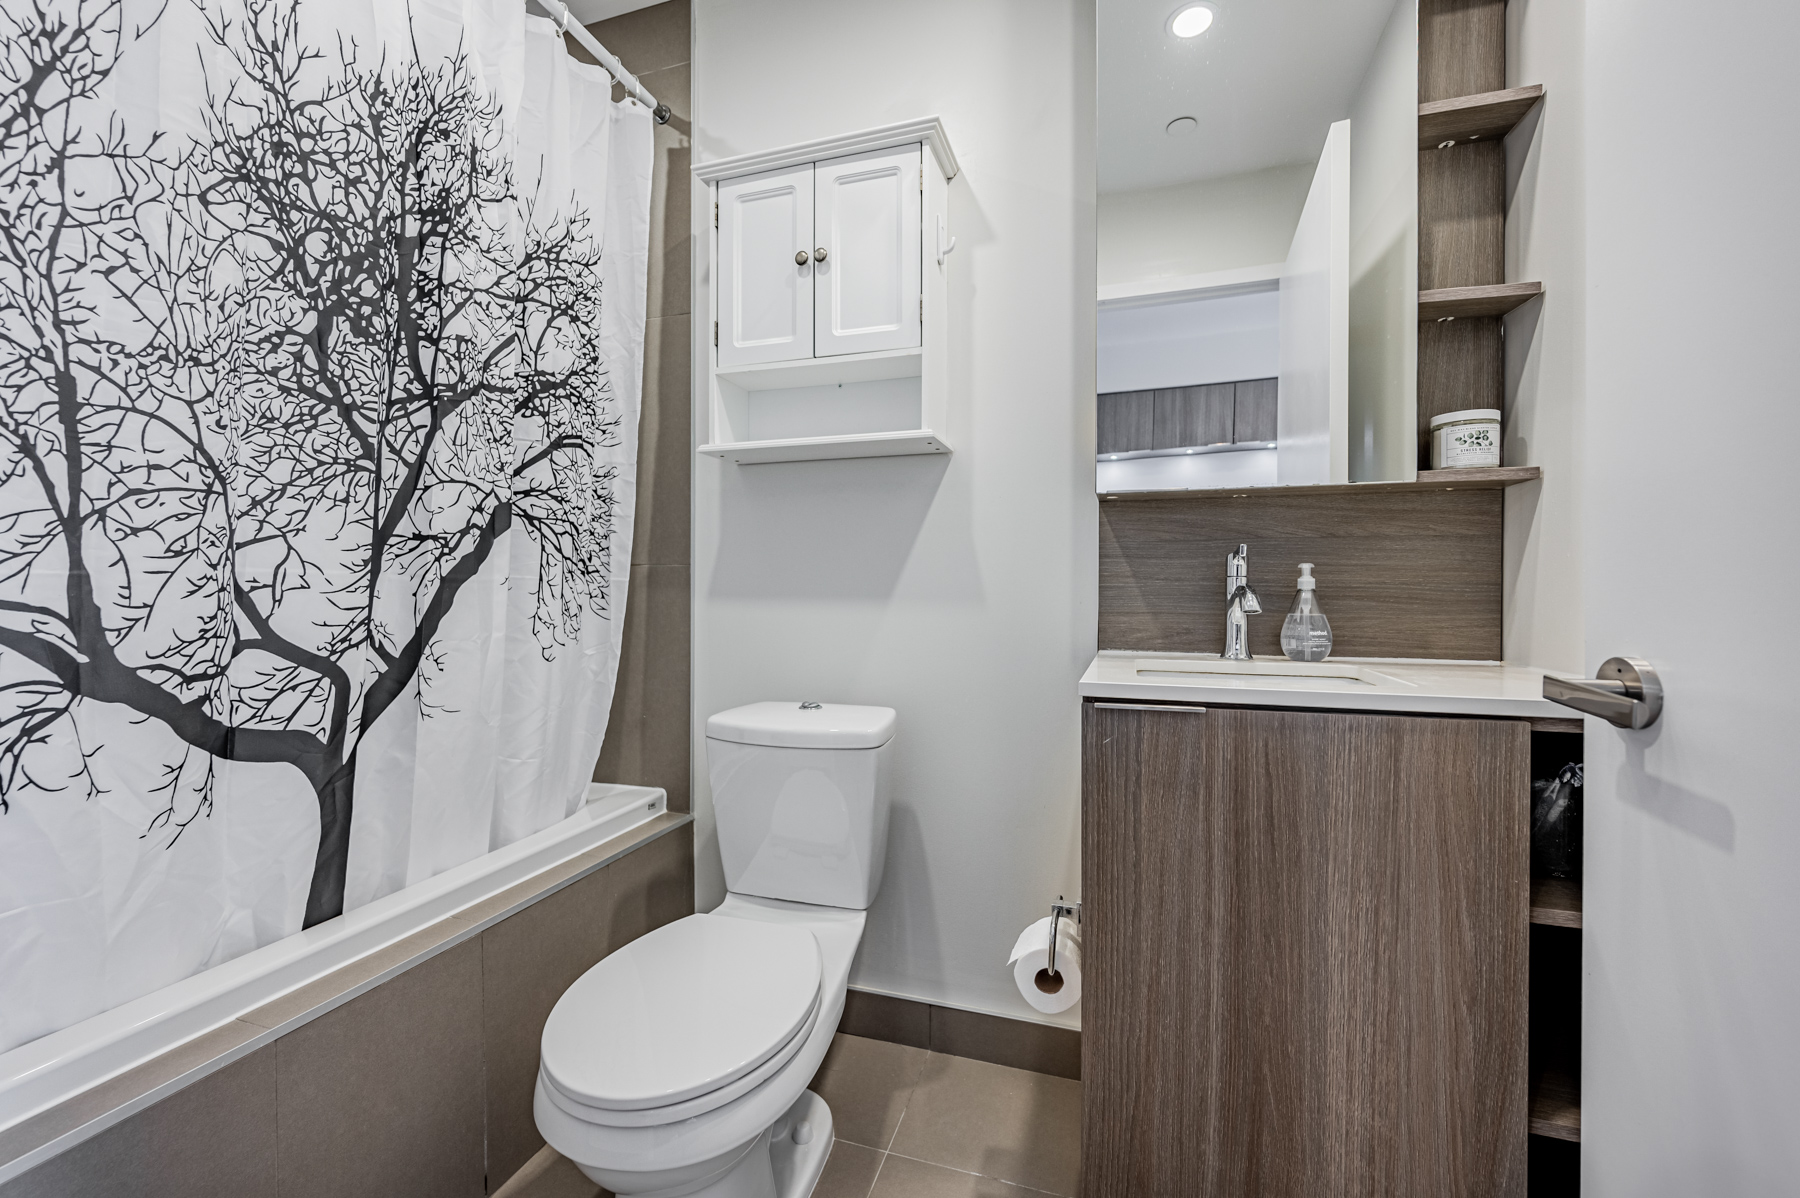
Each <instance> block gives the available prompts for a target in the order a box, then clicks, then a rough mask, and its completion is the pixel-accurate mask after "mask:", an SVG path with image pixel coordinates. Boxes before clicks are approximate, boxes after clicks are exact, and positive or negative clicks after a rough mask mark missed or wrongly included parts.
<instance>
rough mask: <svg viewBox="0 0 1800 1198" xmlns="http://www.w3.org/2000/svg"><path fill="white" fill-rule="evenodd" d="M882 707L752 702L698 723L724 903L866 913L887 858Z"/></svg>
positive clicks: (885, 713) (890, 725)
mask: <svg viewBox="0 0 1800 1198" xmlns="http://www.w3.org/2000/svg"><path fill="white" fill-rule="evenodd" d="M893 736H894V711H893V709H892V708H890V707H858V706H853V705H850V704H844V703H823V704H820V703H798V702H794V703H751V704H749V705H747V706H744V707H734V708H732V709H731V710H730V711H721V712H720V713H719V714H717V715H715V716H713V717H711V718H710V719H708V720H707V721H706V762H707V774H708V776H709V777H710V778H711V781H712V801H713V817H714V819H715V820H716V821H717V824H718V831H719V856H720V857H721V858H722V859H723V860H724V863H725V886H726V888H727V889H729V890H730V891H731V892H732V893H733V894H747V895H755V896H757V897H759V898H772V899H785V900H787V901H788V902H794V903H812V904H815V905H817V906H824V907H850V908H854V909H856V910H864V909H866V908H867V907H868V906H869V904H870V903H872V902H874V901H875V893H876V891H878V890H879V889H880V888H881V869H882V864H883V862H884V860H885V859H886V855H887V829H888V798H889V790H890V785H891V784H890V781H889V776H890V768H891V767H890V765H889V754H890V753H891V752H892V748H891V742H892V741H893Z"/></svg>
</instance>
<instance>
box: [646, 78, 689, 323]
mask: <svg viewBox="0 0 1800 1198" xmlns="http://www.w3.org/2000/svg"><path fill="white" fill-rule="evenodd" d="M640 81H641V82H642V83H643V85H644V86H645V87H647V88H649V89H650V94H651V95H653V96H655V97H656V98H657V100H658V101H660V102H661V103H664V104H667V105H668V106H669V109H670V111H671V112H672V113H673V115H672V116H671V117H670V118H669V123H668V124H666V125H657V126H656V128H655V135H656V149H655V154H656V158H655V163H654V166H653V167H652V172H653V173H652V175H651V191H650V253H651V257H650V278H649V293H648V300H649V308H648V311H649V313H650V315H652V316H678V315H681V314H683V313H686V312H689V311H691V310H692V307H693V298H692V297H693V288H692V279H691V277H690V276H689V273H688V272H689V269H690V267H689V263H690V261H691V257H692V253H693V250H692V246H693V233H692V224H691V216H692V214H691V212H690V210H689V203H690V200H689V196H690V193H691V188H692V186H693V175H692V174H691V173H690V168H691V167H692V164H693V153H692V150H691V145H692V133H693V124H692V122H691V121H690V120H689V116H690V113H691V108H692V106H691V104H690V103H689V93H690V89H691V88H692V85H693V84H692V81H693V71H692V69H691V68H690V67H688V66H687V64H685V63H683V64H682V65H680V66H673V67H668V68H665V69H664V70H660V71H651V72H650V73H648V74H646V75H643V76H641V77H640Z"/></svg>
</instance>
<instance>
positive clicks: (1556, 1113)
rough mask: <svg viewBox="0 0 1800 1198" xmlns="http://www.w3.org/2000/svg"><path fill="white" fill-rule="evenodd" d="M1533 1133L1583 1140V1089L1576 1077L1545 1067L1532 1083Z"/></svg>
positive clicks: (1577, 1140)
mask: <svg viewBox="0 0 1800 1198" xmlns="http://www.w3.org/2000/svg"><path fill="white" fill-rule="evenodd" d="M1531 1134H1532V1135H1534V1136H1548V1137H1550V1138H1551V1139H1553V1140H1573V1141H1575V1142H1576V1143H1580V1142H1581V1092H1580V1090H1579V1089H1578V1088H1577V1086H1576V1084H1575V1078H1574V1077H1573V1076H1571V1075H1570V1074H1568V1073H1566V1072H1564V1071H1562V1070H1560V1069H1546V1070H1544V1071H1543V1072H1542V1073H1540V1074H1538V1076H1537V1080H1536V1081H1535V1083H1534V1084H1533V1085H1532V1087H1531Z"/></svg>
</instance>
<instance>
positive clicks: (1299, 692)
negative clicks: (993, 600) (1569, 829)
mask: <svg viewBox="0 0 1800 1198" xmlns="http://www.w3.org/2000/svg"><path fill="white" fill-rule="evenodd" d="M1222 669H1223V670H1230V671H1233V672H1231V673H1217V672H1213V671H1218V670H1222ZM1290 671H1291V672H1290ZM1543 687H1544V671H1542V670H1534V669H1531V668H1529V667H1526V666H1508V665H1500V664H1497V663H1494V662H1458V661H1420V660H1400V659H1393V658H1373V657H1353V658H1338V657H1334V658H1331V659H1330V660H1329V661H1325V662H1322V663H1319V665H1318V666H1307V665H1303V664H1299V663H1291V662H1289V661H1288V660H1287V659H1286V658H1284V657H1274V658H1269V657H1259V658H1257V659H1255V660H1254V661H1252V662H1222V661H1220V659H1219V657H1218V655H1217V654H1214V653H1138V652H1124V651H1117V650H1106V651H1104V652H1102V653H1100V654H1099V655H1098V656H1096V657H1095V658H1094V662H1093V664H1092V665H1090V666H1089V667H1088V668H1087V673H1085V674H1083V675H1082V676H1081V697H1082V698H1084V699H1127V700H1133V701H1137V702H1147V703H1157V702H1162V703H1208V702H1211V703H1220V704H1234V705H1236V706H1240V707H1327V708H1335V709H1337V710H1342V711H1395V712H1409V711H1410V712H1422V713H1428V714H1435V715H1485V716H1512V717H1515V718H1530V717H1538V718H1543V717H1552V718H1558V719H1578V718H1580V713H1579V712H1575V711H1571V710H1569V709H1568V708H1567V707H1564V706H1562V705H1561V704H1558V703H1552V702H1550V700H1548V699H1546V698H1544V697H1543Z"/></svg>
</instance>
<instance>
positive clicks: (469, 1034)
mask: <svg viewBox="0 0 1800 1198" xmlns="http://www.w3.org/2000/svg"><path fill="white" fill-rule="evenodd" d="M481 973H482V970H481V942H480V940H479V939H471V940H468V941H465V942H464V943H462V944H459V945H457V946H456V947H454V948H451V949H449V950H447V951H445V952H443V953H440V954H439V955H437V956H435V957H432V958H431V959H430V960H428V961H425V962H423V963H421V964H419V965H416V966H414V967H413V968H411V969H408V970H407V971H406V972H404V973H402V974H400V975H398V976H397V977H394V978H392V979H390V980H389V981H387V982H386V983H384V984H382V985H379V986H377V987H375V988H374V989H373V990H371V991H369V992H368V993H367V994H363V995H360V996H359V997H357V998H354V999H352V1000H350V1001H349V1002H348V1003H345V1004H344V1005H343V1006H341V1007H339V1008H338V1009H337V1010H335V1011H332V1012H330V1013H329V1014H326V1015H324V1016H321V1017H320V1018H318V1019H315V1020H314V1021H313V1022H311V1023H308V1024H306V1025H305V1026H304V1027H300V1028H297V1029H295V1030H294V1031H292V1032H289V1033H288V1034H287V1035H285V1036H283V1037H282V1038H281V1039H280V1040H278V1041H276V1042H275V1061H276V1071H277V1080H276V1097H277V1120H278V1123H277V1132H278V1137H279V1139H278V1160H277V1167H278V1171H279V1172H278V1176H279V1182H280V1187H281V1193H282V1194H283V1195H296V1196H299V1195H304V1196H307V1198H311V1196H313V1195H327V1194H329V1195H333V1196H334V1198H355V1196H361V1195H368V1196H369V1198H415V1196H416V1198H463V1196H465V1195H466V1196H468V1198H475V1196H477V1195H480V1194H482V1193H483V1192H484V1185H483V1175H484V1172H485V1152H484V1148H483V1136H482V1089H483V1087H482V1072H483V1071H482V1050H481V1031H482V1029H481Z"/></svg>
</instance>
